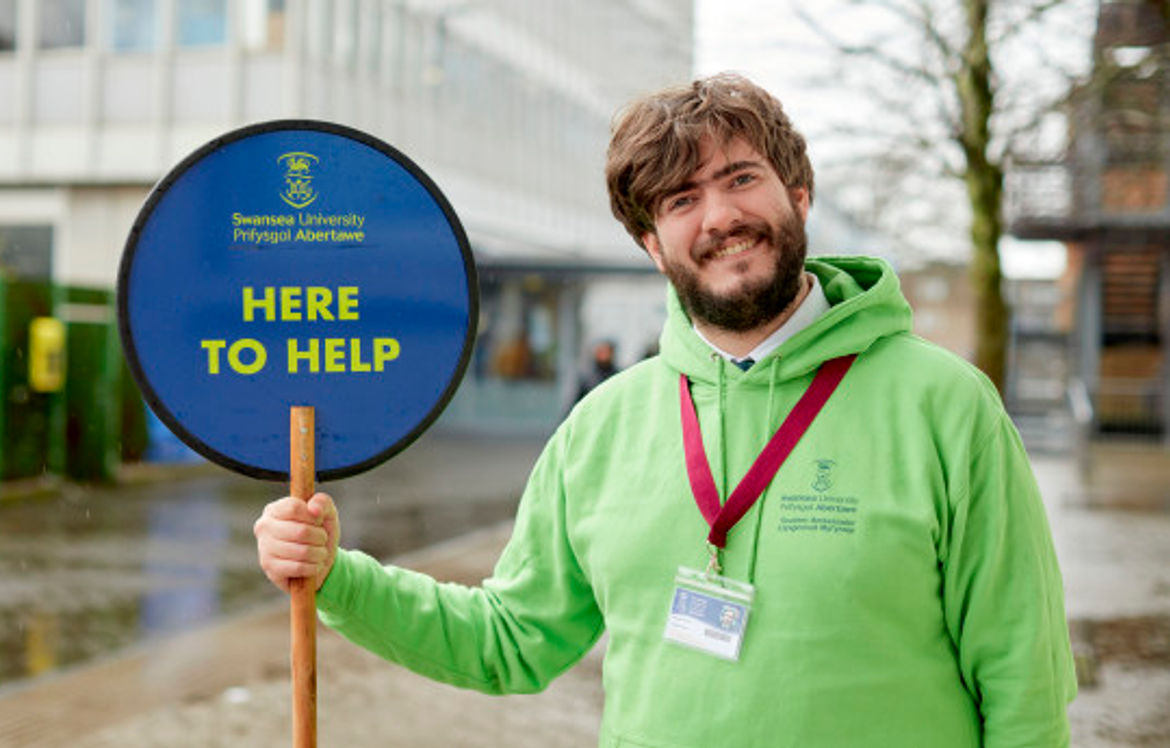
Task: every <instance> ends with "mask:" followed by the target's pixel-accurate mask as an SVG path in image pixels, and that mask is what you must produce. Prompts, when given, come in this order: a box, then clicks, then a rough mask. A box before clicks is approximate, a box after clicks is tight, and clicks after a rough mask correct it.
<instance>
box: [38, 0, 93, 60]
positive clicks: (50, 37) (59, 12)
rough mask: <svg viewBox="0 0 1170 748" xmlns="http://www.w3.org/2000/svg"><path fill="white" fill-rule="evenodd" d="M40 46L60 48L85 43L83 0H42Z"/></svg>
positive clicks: (43, 47) (42, 47)
mask: <svg viewBox="0 0 1170 748" xmlns="http://www.w3.org/2000/svg"><path fill="white" fill-rule="evenodd" d="M39 41H40V45H39V46H40V48H41V49H60V48H63V47H80V46H83V45H84V44H85V0H42V2H41V17H40V39H39Z"/></svg>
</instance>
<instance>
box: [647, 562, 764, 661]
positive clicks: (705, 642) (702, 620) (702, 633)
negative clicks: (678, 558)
mask: <svg viewBox="0 0 1170 748" xmlns="http://www.w3.org/2000/svg"><path fill="white" fill-rule="evenodd" d="M718 571H719V570H718V568H717V566H716V567H714V568H709V569H708V570H707V571H699V570H697V569H690V568H687V567H685V566H681V567H679V570H678V574H677V575H676V576H675V578H674V597H673V599H672V600H671V604H670V613H669V615H668V616H667V619H666V631H665V632H664V633H663V637H664V638H665V639H666V640H667V641H672V642H675V643H676V644H681V645H683V646H685V647H690V648H692V649H697V650H699V651H700V652H705V653H707V654H710V655H714V656H715V657H719V658H722V659H725V660H731V661H733V662H734V661H738V660H739V651H740V648H741V647H742V646H743V635H744V631H745V630H746V629H747V621H748V615H749V614H750V613H751V609H752V599H753V598H754V597H755V588H754V587H753V586H752V585H750V584H747V583H745V582H739V581H736V580H734V579H729V578H727V577H724V576H721V575H720V574H719V573H718Z"/></svg>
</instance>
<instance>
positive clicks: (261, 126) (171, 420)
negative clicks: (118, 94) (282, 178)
mask: <svg viewBox="0 0 1170 748" xmlns="http://www.w3.org/2000/svg"><path fill="white" fill-rule="evenodd" d="M277 131H316V132H325V133H329V134H331V135H338V136H341V137H344V138H348V139H350V140H354V141H357V142H359V143H361V144H363V145H366V146H369V147H370V148H373V149H374V150H377V151H379V152H381V153H382V154H383V155H385V156H387V157H389V158H390V159H392V160H393V161H395V162H397V163H398V165H399V166H401V167H402V168H403V169H405V170H406V171H407V172H409V173H410V175H411V176H412V177H413V178H414V179H415V181H417V182H418V183H419V184H420V185H422V186H423V187H424V188H425V189H426V190H427V192H428V193H430V196H431V198H432V199H434V201H435V203H436V204H437V205H438V206H439V208H440V209H441V210H442V211H443V215H444V216H445V217H446V220H447V224H448V226H449V227H450V228H451V230H452V232H453V233H454V234H455V238H456V241H457V242H458V244H459V250H460V252H461V253H462V255H463V269H464V275H465V277H466V279H467V300H468V316H467V330H466V333H465V335H464V339H463V349H462V352H461V354H460V357H459V363H458V365H457V366H456V368H455V371H454V373H453V374H452V376H451V380H450V381H449V382H448V383H447V386H446V388H445V389H444V390H443V393H442V395H440V397H439V399H438V400H437V401H436V403H435V405H434V406H433V407H432V408H431V410H430V411H429V412H428V413H427V415H426V416H425V417H424V418H423V419H422V420H421V421H419V423H418V424H417V425H416V426H415V427H414V428H413V429H411V431H410V432H408V433H407V434H405V435H404V436H402V437H401V438H399V439H398V441H396V442H394V443H393V444H391V445H390V446H389V447H387V448H386V449H384V450H382V451H381V452H379V453H377V454H376V455H374V456H372V457H370V458H368V459H366V460H363V461H361V462H358V463H354V464H352V465H344V466H341V467H335V468H331V469H329V470H318V471H317V474H316V479H317V480H318V481H321V482H325V481H331V480H338V479H340V478H347V477H349V476H351V475H357V474H358V473H362V472H365V471H367V470H369V469H371V468H373V467H376V466H378V465H380V464H382V463H383V462H385V461H386V460H388V459H390V458H391V457H393V456H394V455H396V454H398V453H399V452H402V451H403V450H404V449H406V448H407V447H409V446H410V445H411V444H413V443H414V442H415V440H417V439H418V438H419V437H420V436H422V434H423V432H425V431H426V430H427V429H428V428H430V427H431V425H432V424H434V422H435V421H436V420H437V419H438V418H439V416H440V415H441V414H442V412H443V410H445V409H446V407H447V405H448V404H449V403H450V402H451V399H452V398H453V397H454V396H455V392H456V390H458V388H459V384H460V382H461V381H462V380H463V376H464V374H465V373H466V371H467V366H468V363H469V362H470V360H471V353H472V349H473V348H474V347H475V339H476V331H477V327H478V324H479V276H478V273H477V271H476V267H475V257H474V255H473V254H472V251H471V244H470V242H469V241H468V239H467V233H466V232H465V231H464V230H463V224H462V223H461V222H460V221H459V217H458V216H457V215H456V214H455V210H454V208H452V207H451V203H450V202H449V201H448V200H447V198H446V196H444V195H443V193H442V191H441V190H440V189H439V187H438V185H437V184H435V182H434V180H432V179H431V178H430V176H428V175H427V174H426V172H424V171H423V170H422V168H420V167H419V166H418V164H416V163H415V162H414V161H413V160H411V159H410V158H409V157H408V156H407V155H406V154H404V153H402V152H401V151H399V150H398V149H397V148H395V147H394V146H392V145H390V144H388V143H386V142H384V141H382V140H380V139H378V138H376V137H374V136H373V135H370V134H369V133H366V132H362V131H361V130H357V129H354V128H352V127H348V126H346V125H342V124H338V123H336V122H328V121H324V120H314V119H279V120H270V121H266V122H258V123H255V124H251V125H246V126H244V127H241V128H238V129H236V130H232V131H230V132H227V133H224V134H223V135H220V136H219V137H217V138H214V139H212V140H210V141H208V142H207V143H205V144H204V145H203V146H201V147H199V148H198V149H196V150H195V151H193V152H192V153H191V154H190V155H189V156H187V157H186V158H185V159H183V160H182V161H181V162H179V164H178V165H177V166H175V167H174V168H173V169H171V171H170V172H168V173H167V174H166V176H164V177H163V178H162V179H161V180H159V182H158V183H157V184H156V185H155V186H154V188H153V189H152V190H151V192H150V194H149V195H148V196H147V198H146V201H145V203H143V206H142V208H141V209H140V210H139V212H138V216H137V218H136V219H135V221H134V225H133V226H132V227H131V229H130V234H129V236H128V237H127V239H126V244H125V246H124V247H123V250H122V258H121V262H120V263H119V266H118V283H117V301H118V334H119V337H120V338H121V341H122V350H123V352H124V353H125V356H126V363H127V365H128V366H129V369H130V374H131V376H132V377H133V378H134V381H135V382H136V383H137V385H138V387H139V389H140V390H141V392H142V397H143V399H144V400H145V401H146V403H147V405H149V406H150V409H151V410H153V411H154V413H155V415H157V416H158V417H159V419H160V420H161V421H162V422H163V423H164V424H165V425H166V426H167V428H169V429H170V430H171V432H172V433H174V434H175V436H177V437H179V439H180V440H181V441H182V442H183V443H184V444H186V445H187V446H188V447H190V448H191V449H193V450H195V451H196V452H197V453H199V454H200V455H202V456H203V457H206V458H207V459H208V460H210V461H212V462H214V463H216V464H217V465H220V466H222V467H225V468H228V469H229V470H232V471H234V472H237V473H241V474H243V475H246V476H249V477H252V478H259V479H261V480H274V481H275V480H280V481H288V480H289V471H288V470H268V469H265V468H260V467H257V466H255V465H249V464H247V463H245V462H241V461H239V460H237V459H235V458H233V457H231V456H230V455H226V454H223V453H222V452H220V451H218V450H216V449H214V448H212V447H211V446H210V445H208V444H207V443H206V442H204V441H203V440H202V439H200V438H198V437H197V436H195V435H194V434H193V433H191V432H190V431H188V430H187V429H186V427H184V426H183V424H182V423H181V422H180V421H179V419H178V418H176V417H175V416H174V414H172V413H171V411H170V409H169V408H167V407H166V405H165V404H164V403H163V401H162V398H160V397H159V396H158V393H157V392H155V390H154V387H152V386H151V384H150V381H149V379H148V378H147V376H146V373H145V371H144V370H143V368H142V364H141V361H140V360H139V357H138V349H137V347H136V346H135V344H134V335H133V333H132V331H131V329H130V313H129V286H130V283H129V281H130V272H131V268H132V267H133V264H134V256H135V253H136V252H137V250H138V241H139V238H140V236H141V234H142V231H143V229H144V227H145V226H146V224H147V222H148V221H149V220H150V218H151V215H152V214H153V213H154V210H155V208H156V207H157V206H158V204H159V202H160V201H161V200H162V199H163V197H165V196H166V194H167V192H168V191H169V190H170V188H171V187H172V186H173V185H174V184H175V183H176V182H177V181H178V180H179V179H181V178H182V177H183V175H184V174H186V172H187V171H188V170H189V169H191V168H192V167H193V166H195V165H196V164H197V163H199V162H200V161H202V160H203V159H204V158H206V157H207V156H209V155H210V154H212V153H214V152H215V151H217V150H219V149H220V148H222V147H224V146H226V145H228V144H230V143H234V142H236V141H238V140H243V139H245V138H249V137H253V136H256V135H262V134H266V133H270V132H277ZM305 405H311V403H305Z"/></svg>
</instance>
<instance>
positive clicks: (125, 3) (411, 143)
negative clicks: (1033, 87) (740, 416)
mask: <svg viewBox="0 0 1170 748" xmlns="http://www.w3.org/2000/svg"><path fill="white" fill-rule="evenodd" d="M692 26H693V9H692V2H691V0H590V2H575V1H574V0H0V277H2V278H3V279H5V280H6V282H11V283H22V282H49V283H51V285H52V286H53V287H54V289H58V290H55V291H54V292H53V294H50V295H49V296H46V297H45V298H44V299H43V301H42V302H39V303H40V306H39V307H38V310H37V311H36V314H38V315H44V314H50V315H52V316H56V317H59V318H63V319H65V321H66V322H67V323H69V325H70V329H71V330H72V328H73V326H74V325H75V324H78V325H79V324H108V323H109V322H110V321H111V315H110V313H109V307H108V297H101V293H102V292H104V293H106V294H107V295H108V293H109V291H110V290H112V288H113V286H114V282H115V276H116V272H117V266H118V260H119V256H120V254H121V249H122V245H123V243H124V242H125V239H126V236H127V233H128V231H129V228H130V226H131V225H132V223H133V221H134V218H135V216H136V214H137V212H138V210H139V207H140V206H141V204H142V201H143V200H144V198H145V197H146V195H147V193H148V191H149V189H150V187H151V185H153V184H154V183H155V181H156V180H158V179H159V178H160V177H161V176H162V175H163V174H165V173H166V172H167V171H169V170H170V169H171V168H172V167H173V166H174V165H175V164H177V163H178V162H179V161H180V160H181V159H182V158H183V157H184V156H186V155H187V154H189V153H190V152H191V151H192V150H194V149H195V148H197V147H198V146H200V145H202V144H204V143H206V142H207V141H209V140H211V139H213V138H214V137H216V136H217V135H220V134H222V133H224V132H226V131H228V130H231V129H235V128H237V127H240V126H243V125H245V124H249V123H254V122H258V121H264V120H271V119H281V118H312V119H323V120H331V121H335V122H340V123H343V124H346V125H349V126H352V127H356V128H358V129H362V130H365V131H367V132H370V133H372V134H374V135H376V136H378V137H380V138H381V139H383V140H385V141H386V142H388V143H390V144H391V145H393V146H395V147H396V148H398V149H399V150H401V151H403V152H404V153H406V154H407V155H409V156H410V157H411V158H412V159H413V160H414V161H416V162H417V163H418V164H419V165H420V166H421V167H422V168H423V169H424V170H425V171H426V172H427V173H428V174H430V176H432V177H433V178H434V179H435V181H436V182H437V183H438V185H439V187H440V189H442V190H443V192H444V193H445V194H446V196H447V197H448V198H449V199H450V201H451V203H452V204H453V205H454V207H455V209H456V212H457V213H458V214H459V216H460V218H461V220H462V222H463V223H464V226H465V228H466V230H467V233H468V235H469V238H470V241H471V244H472V248H473V251H474V253H475V256H476V259H477V262H478V264H479V266H480V271H481V279H480V280H481V291H482V299H481V306H482V319H481V323H480V340H479V345H478V348H477V351H476V354H475V360H474V364H473V366H472V369H471V371H469V377H468V381H467V382H466V384H465V386H464V387H463V388H462V390H461V391H460V393H459V395H458V396H457V398H456V400H455V401H454V402H453V403H452V405H451V406H450V408H449V413H448V417H447V420H450V421H454V422H459V421H464V422H467V423H479V424H481V425H492V424H496V425H502V424H506V423H511V424H517V423H525V422H527V423H530V424H535V425H537V426H539V427H545V426H548V425H550V424H551V423H553V422H555V419H556V418H557V417H558V416H559V415H560V413H561V408H562V404H563V401H564V399H565V397H566V395H567V393H570V392H571V390H572V387H573V383H574V380H575V367H576V364H577V356H578V351H579V350H580V349H582V348H583V347H584V345H585V343H586V342H587V341H584V340H582V339H581V332H580V331H581V324H580V320H579V309H580V306H581V301H582V297H583V294H584V293H585V289H586V288H587V287H588V283H589V281H590V279H593V278H597V277H603V276H609V277H612V276H613V274H615V273H618V274H622V275H623V276H624V275H625V274H627V273H631V272H633V273H635V274H636V273H639V272H646V271H649V270H652V267H651V266H650V264H649V263H648V262H647V261H646V260H645V259H644V258H643V257H641V253H640V252H638V251H637V250H636V248H635V247H634V245H633V243H632V242H631V241H630V240H629V238H628V237H626V236H625V234H624V233H623V232H622V231H621V229H620V227H619V226H618V225H617V223H616V222H615V221H614V220H613V219H612V218H611V217H610V214H609V209H608V204H607V201H606V196H605V189H604V180H603V175H602V169H603V159H604V151H605V147H606V143H607V140H608V133H609V124H610V121H611V117H612V116H613V114H614V112H615V111H616V110H617V109H618V108H619V106H620V105H621V104H622V103H623V102H624V101H626V100H627V99H628V98H629V97H630V96H632V95H634V94H636V93H639V92H641V91H643V90H648V89H652V88H656V87H658V86H660V85H662V84H664V83H668V82H677V81H679V80H685V79H686V78H688V77H689V75H690V74H691V68H692V37H693V30H692ZM61 288H67V289H81V290H83V291H85V292H86V293H89V292H96V293H98V296H97V297H94V296H92V295H91V296H89V297H87V298H86V299H85V300H78V299H70V298H69V297H68V294H64V295H63V292H61V291H60V290H59V289H61ZM102 298H106V301H105V302H103V301H102V300H101V299H102ZM95 299H96V302H95ZM653 301H654V302H655V303H661V296H660V294H658V293H657V292H655V298H654V300H653ZM8 316H9V317H12V313H10V314H9V315H8ZM651 323H653V321H651ZM17 327H19V325H18V326H17ZM21 329H23V328H21ZM12 334H13V335H15V336H16V337H17V338H19V337H20V335H21V334H22V333H21V332H20V330H15V331H14V332H13V333H12ZM26 342H27V341H26ZM20 345H21V341H20V340H16V341H15V342H14V341H13V340H8V341H7V347H8V348H14V347H15V348H19V347H20ZM18 368H19V367H18ZM14 376H16V378H17V379H19V375H14ZM8 379H9V381H7V382H3V381H0V385H3V389H4V390H5V392H6V393H7V392H8V391H10V390H11V388H12V387H13V386H17V385H18V384H19V383H14V381H13V376H10V377H9V378H8ZM6 399H9V400H10V399H11V398H10V397H8V398H6ZM2 425H3V424H2V423H0V426H2Z"/></svg>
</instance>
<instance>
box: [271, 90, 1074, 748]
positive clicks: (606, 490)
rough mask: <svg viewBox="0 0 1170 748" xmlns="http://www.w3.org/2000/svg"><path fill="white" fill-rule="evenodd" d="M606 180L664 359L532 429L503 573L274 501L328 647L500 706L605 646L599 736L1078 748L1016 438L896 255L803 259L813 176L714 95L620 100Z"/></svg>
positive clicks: (765, 106)
mask: <svg viewBox="0 0 1170 748" xmlns="http://www.w3.org/2000/svg"><path fill="white" fill-rule="evenodd" d="M607 180H608V183H609V189H610V196H611V200H612V205H613V209H614V213H615V215H616V216H617V217H618V219H619V220H620V221H622V223H623V224H624V225H625V227H626V228H627V230H628V231H629V232H630V234H631V235H632V236H633V237H634V239H635V240H636V241H637V242H638V243H639V244H640V245H641V246H642V247H643V248H644V249H645V250H646V251H647V252H648V253H649V255H650V257H651V259H652V260H653V261H654V263H655V264H656V265H657V267H658V268H659V270H661V271H662V272H663V273H664V274H666V276H667V277H668V278H669V279H670V281H671V287H672V291H671V293H670V294H669V298H668V307H669V309H668V311H669V319H668V322H667V324H666V327H665V329H664V330H663V333H662V337H661V354H660V355H659V356H658V357H655V358H652V359H649V360H647V361H644V362H641V363H639V364H638V365H635V366H633V367H631V368H630V369H627V370H626V371H625V372H623V373H621V374H619V375H616V376H614V377H613V378H611V379H610V380H608V381H607V382H605V383H604V384H603V385H601V386H600V387H598V388H597V389H596V390H595V391H594V392H592V393H591V394H590V395H589V396H588V397H587V398H585V399H584V400H583V401H582V402H581V403H580V404H579V405H578V406H577V407H576V408H575V409H574V410H573V412H572V413H571V414H570V415H569V417H568V418H567V419H566V421H565V422H564V424H563V425H562V426H561V427H560V428H559V429H558V431H557V432H556V434H555V435H554V436H553V437H552V438H551V440H550V442H549V443H548V445H547V447H546V449H545V451H544V453H543V455H542V456H541V458H540V460H539V461H538V463H537V465H536V467H535V469H534V471H533V474H532V476H531V478H530V480H529V484H528V487H527V489H526V491H525V493H524V496H523V499H522V501H521V505H520V508H519V512H518V516H517V520H516V525H515V529H514V534H513V537H512V539H511V541H510V543H509V544H508V546H507V548H506V549H505V551H504V553H503V555H502V556H501V558H500V560H499V563H498V565H497V567H496V570H495V572H494V575H493V577H492V578H491V579H488V580H486V581H485V582H484V583H483V585H482V587H481V588H465V587H459V586H452V585H438V584H436V583H435V582H434V581H433V580H431V579H429V578H427V577H424V576H422V575H419V574H416V573H413V572H410V571H407V570H403V569H397V568H387V569H383V568H382V567H381V566H380V565H379V564H378V563H377V562H375V561H374V560H373V559H370V558H368V557H366V556H363V555H361V554H360V553H357V552H355V551H339V550H336V549H337V538H338V520H337V515H336V510H335V508H334V505H333V503H332V501H331V500H330V499H329V497H327V496H325V495H323V494H318V495H317V496H315V497H314V498H313V499H312V500H311V501H310V502H309V503H308V504H307V505H306V504H304V503H302V502H297V501H296V500H293V499H283V500H281V501H278V502H274V503H273V504H272V505H270V506H269V507H267V508H266V509H265V511H264V514H263V516H262V517H261V518H260V519H259V520H258V521H257V523H256V528H255V529H256V535H257V538H258V546H259V552H260V559H261V564H262V566H263V568H264V569H265V571H266V573H267V574H268V576H269V577H270V578H271V579H272V580H273V581H274V582H275V583H276V584H277V585H279V586H281V587H282V588H287V584H288V579H289V578H292V577H298V576H306V577H315V578H316V580H317V582H318V584H320V585H321V587H320V589H319V594H318V606H319V608H320V611H321V614H322V616H323V618H324V620H325V622H326V623H327V624H329V625H330V626H333V627H335V628H337V629H338V630H339V631H341V632H342V633H343V634H345V635H346V636H347V637H349V638H350V639H352V640H353V641H355V642H357V643H358V644H361V645H362V646H365V647H368V648H370V649H372V650H374V651H376V652H379V653H381V654H382V655H384V656H386V657H388V658H390V659H392V660H394V661H397V662H400V663H403V664H405V665H407V666H409V667H411V668H413V669H414V670H416V671H418V672H420V673H422V674H424V675H427V676H430V677H433V678H437V679H441V680H443V681H446V682H449V683H454V684H456V685H460V686H466V687H470V688H477V689H481V690H483V691H487V692H490V693H505V692H527V691H536V690H539V689H541V688H543V687H544V686H545V685H547V684H548V683H549V681H551V680H552V679H553V678H555V677H556V676H557V675H558V674H560V673H561V672H563V671H565V670H566V669H567V668H569V667H570V666H571V665H572V664H573V663H575V662H576V661H577V660H578V658H580V657H581V656H582V655H583V654H584V653H585V652H586V651H587V650H588V649H589V648H590V647H591V646H592V645H593V644H594V642H595V641H596V640H597V639H598V637H600V636H601V634H602V632H603V631H606V632H608V636H609V639H608V644H607V650H606V662H605V674H604V683H605V689H606V704H605V714H604V719H603V723H602V727H601V744H602V745H603V746H671V747H675V746H679V747H682V746H800V747H801V748H815V747H820V746H826V747H828V746H833V747H837V746H840V747H845V746H849V747H850V748H854V747H856V746H896V747H898V748H901V747H903V746H929V747H930V748H941V747H945V748H967V747H968V746H996V747H1003V746H1037V747H1039V746H1044V747H1045V748H1048V747H1051V746H1061V745H1067V743H1068V727H1067V719H1066V704H1067V702H1068V701H1069V700H1070V699H1071V698H1072V696H1073V694H1074V692H1075V679H1074V677H1073V670H1072V664H1071V655H1070V648H1069V642H1068V632H1067V628H1066V624H1065V619H1064V610H1063V599H1062V590H1061V580H1060V573H1059V570H1058V568H1057V564H1056V560H1055V556H1054V553H1053V548H1052V543H1051V537H1050V533H1049V530H1048V527H1047V522H1046V519H1045V516H1044V511H1043V508H1042V504H1041V502H1040V498H1039V496H1038V491H1037V488H1036V485H1035V481H1034V480H1033V477H1032V474H1031V471H1030V467H1029V464H1028V461H1027V457H1026V455H1025V453H1024V450H1023V448H1022V447H1021V445H1020V442H1019V439H1018V436H1017V434H1016V432H1015V430H1014V429H1013V427H1012V425H1011V423H1010V421H1009V420H1008V418H1007V416H1006V414H1005V413H1004V411H1003V408H1002V406H1001V405H1000V402H999V399H998V397H997V395H996V393H995V390H994V388H993V387H992V386H991V385H990V384H989V383H988V381H987V380H986V379H985V378H984V377H983V376H982V375H981V374H979V373H978V372H977V371H976V370H975V369H973V368H972V367H971V366H969V365H967V364H966V363H965V362H963V361H960V360H959V359H957V358H956V357H954V356H952V355H950V354H948V353H946V352H944V351H942V350H941V349H939V348H937V347H935V346H933V345H930V344H928V343H926V342H924V341H923V340H921V339H919V338H917V337H914V336H913V335H912V334H910V332H909V329H910V309H909V307H908V306H907V304H906V302H905V300H904V299H903V297H902V296H901V293H900V291H899V288H898V282H897V279H896V278H895V277H894V275H893V273H892V272H891V270H890V268H889V267H888V266H887V265H886V264H885V263H883V262H881V261H878V260H873V259H867V258H860V257H841V258H821V259H815V260H808V261H807V262H806V261H805V257H804V255H805V235H804V221H805V218H806V217H807V215H808V212H809V209H810V206H811V204H812V202H813V172H812V168H811V166H810V164H809V160H808V156H807V154H806V151H805V143H804V140H803V138H802V137H801V136H800V135H799V134H798V133H797V132H796V131H795V130H794V129H793V128H792V126H791V123H790V122H789V120H788V118H787V116H786V115H785V114H784V112H783V110H782V109H781V106H780V104H779V102H777V101H776V100H775V99H774V98H772V97H771V96H770V95H769V94H767V93H766V92H765V91H763V90H761V89H759V88H757V87H756V86H754V85H753V84H751V83H750V82H748V81H746V80H744V79H742V78H739V77H736V76H729V75H723V76H716V77H714V78H710V79H706V80H700V81H696V82H695V83H693V84H692V85H690V86H686V87H682V88H677V89H670V90H667V91H664V92H660V93H658V94H654V95H652V96H649V97H647V98H645V99H643V100H641V101H638V102H635V103H634V104H632V105H631V106H630V107H629V108H628V109H627V110H626V111H625V112H624V114H623V115H622V116H621V118H620V119H619V120H618V122H617V124H616V126H615V130H614V134H613V138H612V141H611V145H610V150H609V159H608V164H607ZM790 413H791V414H792V415H791V417H790V416H789V414H790ZM774 434H775V435H776V436H775V438H774V437H773V435H774ZM773 476H774V477H773ZM322 583H323V584H322Z"/></svg>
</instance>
